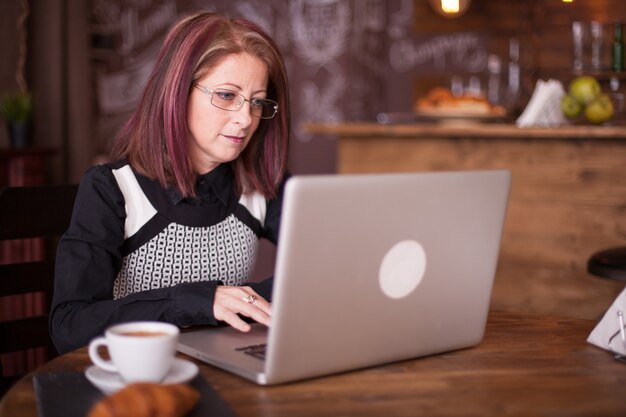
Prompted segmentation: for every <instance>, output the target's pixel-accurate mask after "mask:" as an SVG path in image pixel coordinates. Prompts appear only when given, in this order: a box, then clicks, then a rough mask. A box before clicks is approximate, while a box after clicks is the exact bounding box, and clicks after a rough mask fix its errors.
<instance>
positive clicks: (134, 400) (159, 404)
mask: <svg viewBox="0 0 626 417" xmlns="http://www.w3.org/2000/svg"><path fill="white" fill-rule="evenodd" d="M199 398H200V394H199V393H198V391H196V390H195V389H194V388H192V387H190V386H189V385H186V384H172V385H159V384H152V383H135V384H130V385H128V386H126V387H125V388H123V389H121V390H119V391H117V392H115V393H114V394H111V395H110V396H107V397H105V398H103V399H102V400H100V401H98V402H97V403H96V404H95V405H94V406H93V407H92V409H91V410H90V412H89V415H88V417H127V416H128V417H144V416H146V417H182V416H184V415H186V414H187V413H188V412H189V411H191V409H193V408H194V406H195V405H196V403H197V402H198V399H199Z"/></svg>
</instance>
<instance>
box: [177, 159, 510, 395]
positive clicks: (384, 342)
mask: <svg viewBox="0 0 626 417" xmlns="http://www.w3.org/2000/svg"><path fill="white" fill-rule="evenodd" d="M510 177H511V176H510V172H509V171H506V170H494V171H457V172H427V173H393V174H356V175H311V176H294V177H292V178H291V179H290V180H289V181H288V182H287V184H286V186H285V195H284V201H283V211H282V220H281V222H282V223H281V229H280V234H279V241H278V248H277V253H276V266H275V276H274V287H273V293H272V326H271V327H270V328H269V329H268V328H266V327H264V326H262V325H259V324H255V325H254V326H253V329H252V331H250V332H249V333H241V332H238V331H237V330H234V329H232V328H230V327H218V328H206V327H205V328H202V329H200V330H197V331H189V332H185V333H182V334H181V335H180V340H179V345H178V350H179V351H180V352H183V353H185V354H187V355H190V356H192V357H195V358H197V359H200V360H202V361H204V362H207V363H209V364H212V365H214V366H217V367H219V368H222V369H224V370H226V371H229V372H232V373H234V374H236V375H239V376H241V377H244V378H247V379H249V380H251V381H254V382H256V383H257V384H262V385H269V384H281V383H287V382H291V381H296V380H302V379H307V378H312V377H319V376H323V375H329V374H335V373H339V372H345V371H351V370H356V369H361V368H367V367H372V366H375V365H380V364H385V363H390V362H396V361H402V360H407V359H412V358H418V357H422V356H427V355H433V354H438V353H442V352H448V351H452V350H457V349H463V348H468V347H472V346H475V345H477V344H479V343H480V342H481V340H482V339H483V335H484V331H485V325H486V321H487V315H488V310H489V303H490V298H491V289H492V285H493V280H494V275H495V271H496V265H497V260H498V253H499V246H500V239H501V235H502V228H503V224H504V219H505V213H506V207H507V201H508V193H509V186H510ZM262 350H264V351H263V352H259V351H262Z"/></svg>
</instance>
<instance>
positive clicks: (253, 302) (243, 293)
mask: <svg viewBox="0 0 626 417" xmlns="http://www.w3.org/2000/svg"><path fill="white" fill-rule="evenodd" d="M238 314H241V315H243V316H246V317H250V318H251V319H253V320H255V321H257V322H259V323H261V324H264V325H266V326H268V327H269V326H270V322H271V316H272V305H271V304H270V303H268V302H267V300H265V299H264V298H263V297H261V296H260V295H259V294H257V293H256V292H254V290H253V289H252V288H250V287H238V286H228V285H218V286H217V288H216V289H215V301H214V303H213V315H214V316H215V318H216V319H217V320H221V321H225V322H226V323H228V324H229V325H231V326H232V327H234V328H235V329H237V330H240V331H242V332H248V331H250V325H249V324H248V323H246V322H245V321H243V320H242V319H241V317H239V316H238Z"/></svg>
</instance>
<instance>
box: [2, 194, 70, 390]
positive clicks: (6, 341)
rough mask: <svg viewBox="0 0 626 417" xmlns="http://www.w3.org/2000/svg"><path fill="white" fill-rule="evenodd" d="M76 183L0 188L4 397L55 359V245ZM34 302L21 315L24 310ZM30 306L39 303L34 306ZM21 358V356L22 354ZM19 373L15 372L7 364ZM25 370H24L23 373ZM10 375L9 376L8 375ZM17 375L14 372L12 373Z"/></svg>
mask: <svg viewBox="0 0 626 417" xmlns="http://www.w3.org/2000/svg"><path fill="white" fill-rule="evenodd" d="M77 189H78V187H77V186H76V185H59V186H35V187H7V188H3V189H2V190H0V263H2V264H1V265H0V307H2V306H4V308H3V309H1V310H0V314H1V315H2V316H4V317H1V319H2V321H0V396H2V394H3V393H4V392H5V391H6V390H7V389H8V388H9V387H10V386H11V385H12V384H13V383H14V382H15V381H16V380H18V379H19V378H20V377H22V376H23V374H24V373H26V372H28V371H30V369H28V367H34V366H38V365H41V364H42V363H35V364H34V365H33V364H32V363H31V364H30V365H29V364H26V365H24V364H19V365H16V366H14V363H13V362H14V361H17V360H16V359H15V358H20V357H21V358H22V359H25V358H26V357H24V356H23V354H24V353H25V352H26V353H31V354H32V353H33V352H35V353H36V354H37V355H36V357H35V359H33V358H32V356H33V355H30V356H28V357H27V358H26V359H27V360H28V362H33V361H34V362H45V361H46V360H49V359H51V358H53V357H55V356H56V355H57V352H56V350H55V349H54V346H53V344H52V341H51V339H50V334H49V331H48V311H49V306H50V303H51V301H52V289H53V286H54V257H55V252H56V245H57V243H58V240H59V237H60V235H62V234H63V233H64V232H65V230H66V229H67V227H68V226H69V223H70V218H71V213H72V208H73V205H74V199H75V197H76V191H77ZM25 304H30V306H29V308H27V309H24V310H30V311H26V313H24V312H23V311H22V312H19V311H18V312H17V313H14V312H13V309H14V310H16V311H17V310H19V309H20V308H19V307H20V306H22V307H23V306H24V305H25ZM32 304H35V305H34V306H33V305H32ZM19 354H22V356H20V355H19ZM16 355H17V356H16ZM3 362H4V363H5V365H6V364H7V363H8V364H10V365H11V366H10V367H11V368H16V369H19V370H20V372H21V373H19V372H18V374H14V373H11V370H9V369H7V368H9V367H8V366H5V367H4V369H3V366H2V364H3ZM24 368H26V369H24ZM6 371H9V372H6ZM13 371H14V372H15V369H14V370H13ZM5 373H10V375H8V376H7V375H5Z"/></svg>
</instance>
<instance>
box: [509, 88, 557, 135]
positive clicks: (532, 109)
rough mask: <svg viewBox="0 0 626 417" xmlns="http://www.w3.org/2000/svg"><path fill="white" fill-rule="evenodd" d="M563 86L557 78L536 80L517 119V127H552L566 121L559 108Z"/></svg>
mask: <svg viewBox="0 0 626 417" xmlns="http://www.w3.org/2000/svg"><path fill="white" fill-rule="evenodd" d="M564 95H565V88H563V84H562V83H561V82H560V81H558V80H548V81H544V80H537V84H536V85H535V91H533V95H532V97H531V98H530V101H529V102H528V105H526V108H525V109H524V111H523V112H522V114H521V115H520V117H518V119H517V122H516V123H517V126H518V127H531V126H539V127H552V126H561V125H563V124H566V123H567V119H565V116H563V111H562V110H561V100H562V99H563V96H564Z"/></svg>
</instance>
